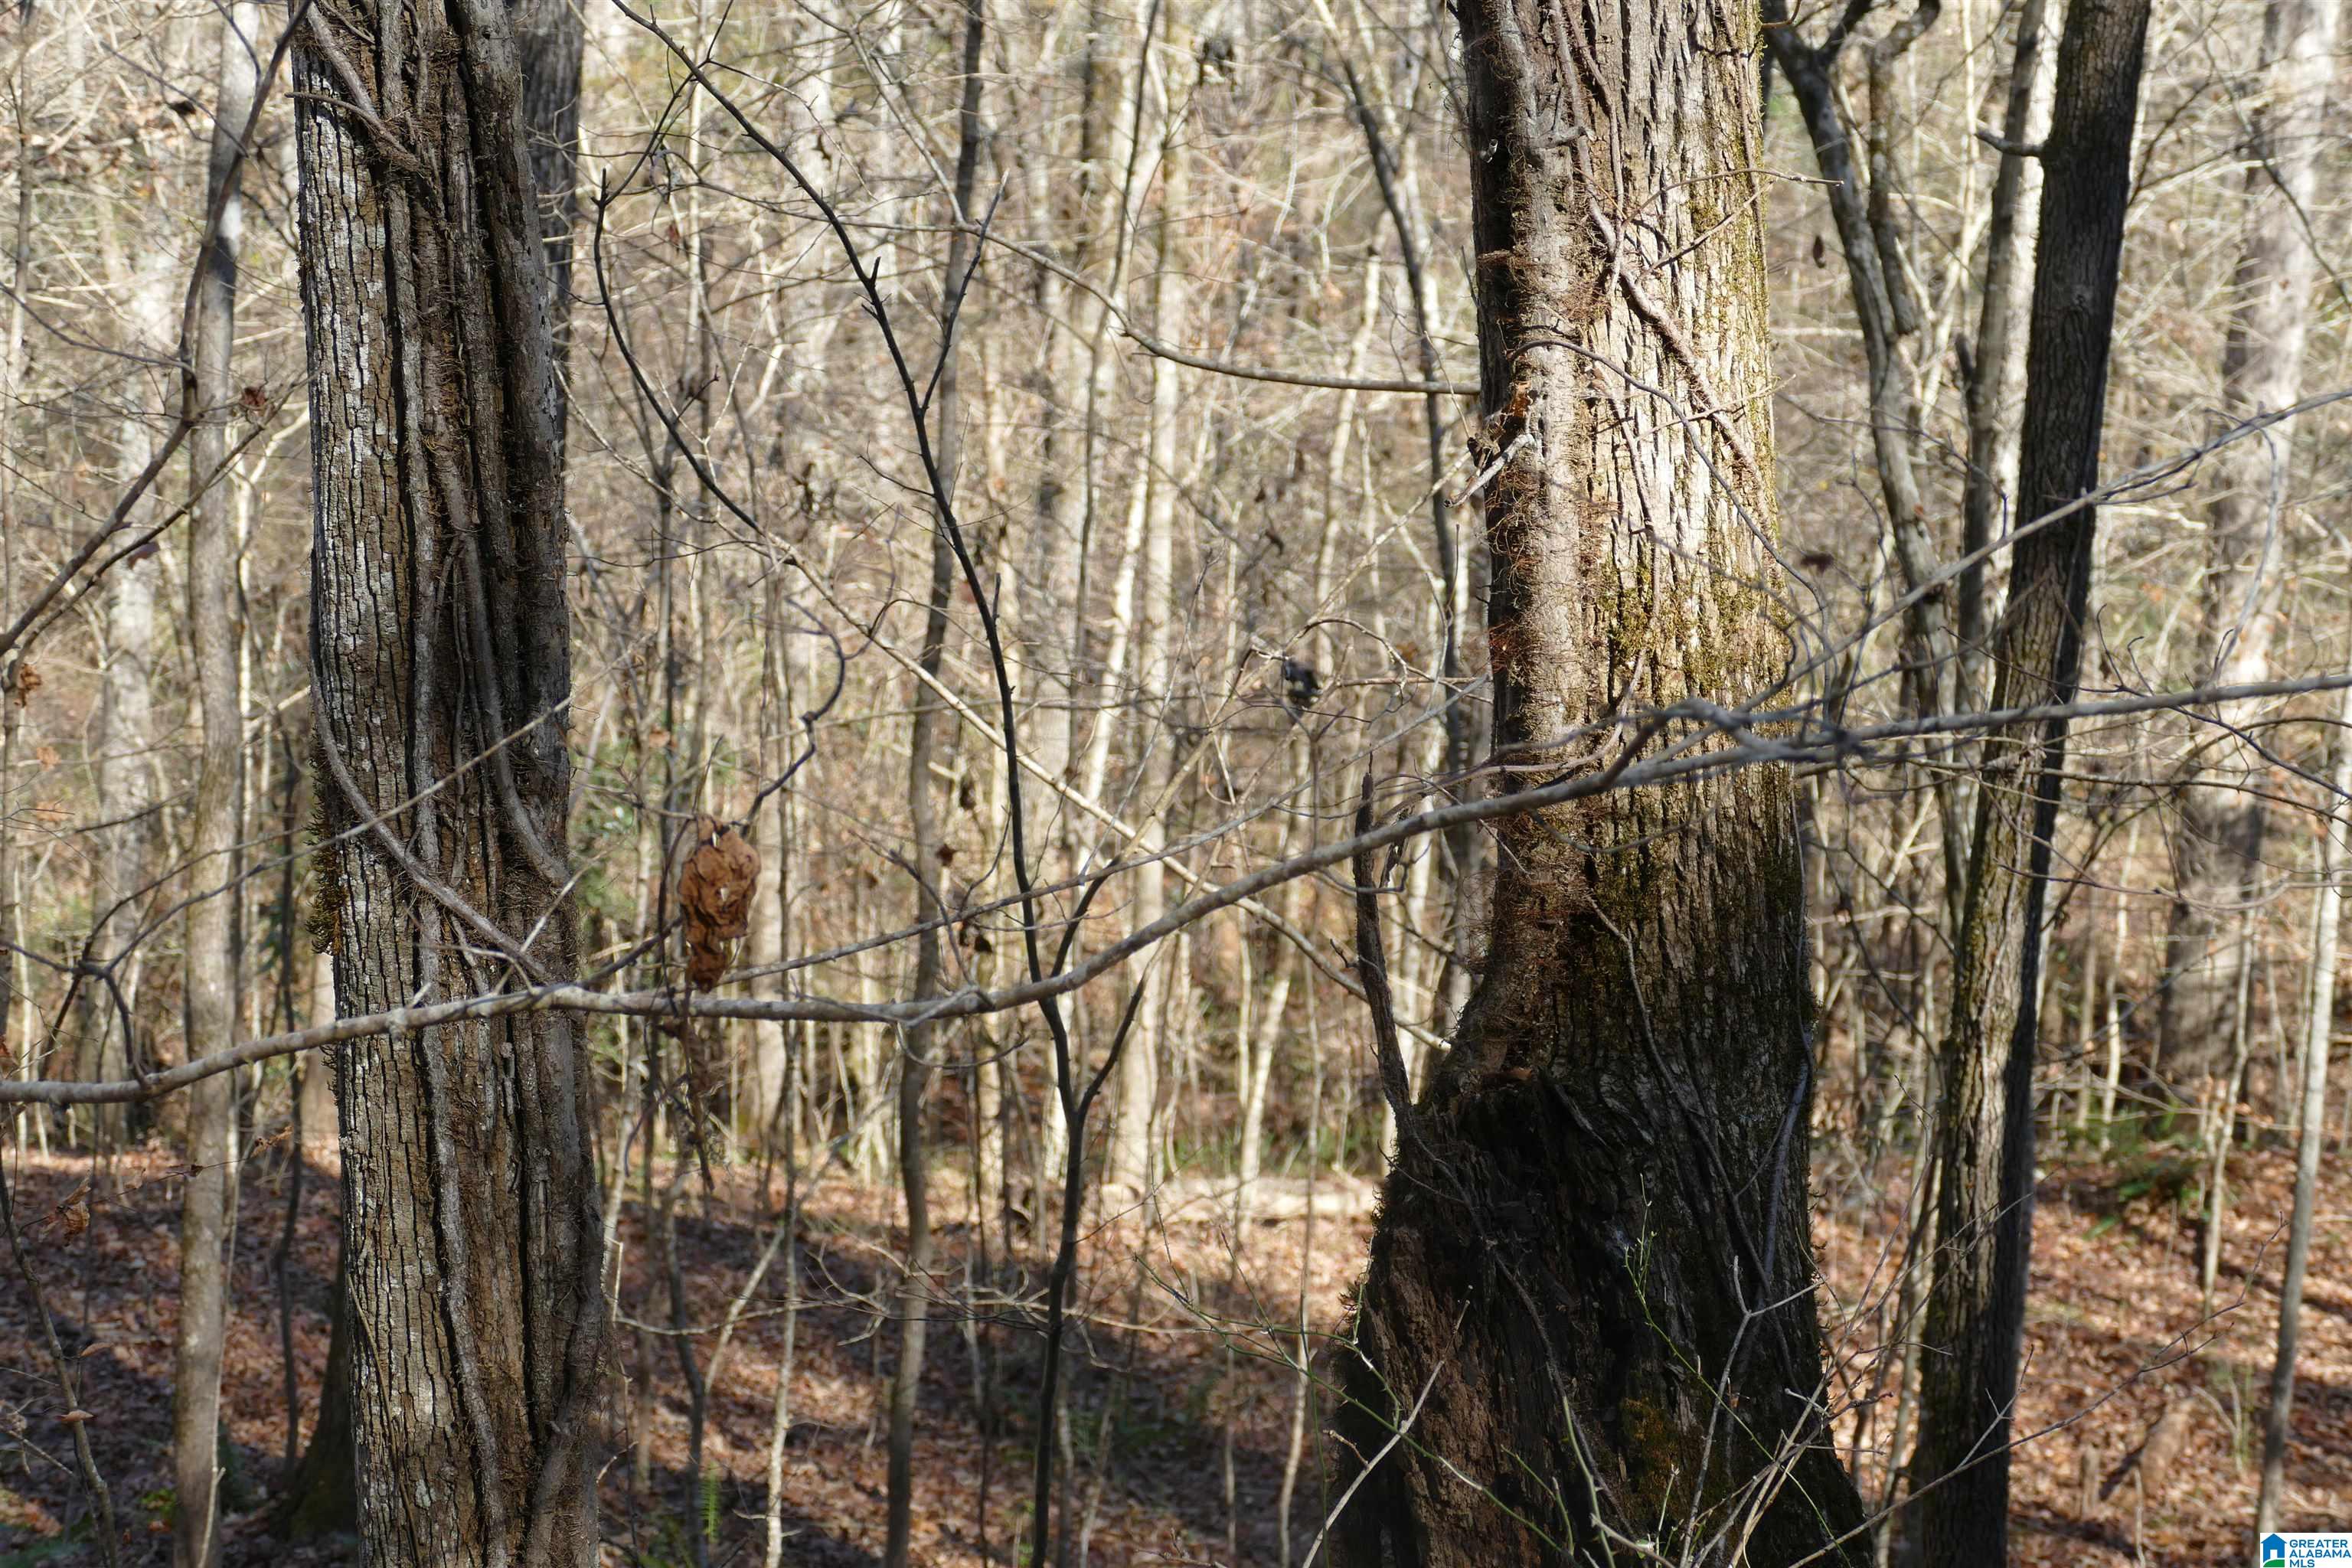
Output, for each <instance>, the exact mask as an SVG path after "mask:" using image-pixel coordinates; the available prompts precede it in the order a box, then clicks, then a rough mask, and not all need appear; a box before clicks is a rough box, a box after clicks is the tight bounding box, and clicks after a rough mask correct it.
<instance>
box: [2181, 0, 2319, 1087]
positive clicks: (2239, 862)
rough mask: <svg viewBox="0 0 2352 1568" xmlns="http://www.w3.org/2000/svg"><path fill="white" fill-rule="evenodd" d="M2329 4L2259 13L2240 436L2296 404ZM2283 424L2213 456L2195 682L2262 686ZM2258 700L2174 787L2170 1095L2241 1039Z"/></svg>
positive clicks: (2287, 463)
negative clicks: (2238, 1016) (2239, 1001)
mask: <svg viewBox="0 0 2352 1568" xmlns="http://www.w3.org/2000/svg"><path fill="white" fill-rule="evenodd" d="M2337 8H2338V0H2270V4H2269V5H2268V6H2267V7H2266V8H2265V10H2264V13H2263V72H2262V78H2261V83H2260V87H2259V89H2258V91H2257V93H2256V96H2255V100H2254V102H2253V104H2252V108H2251V110H2250V111H2249V115H2248V118H2249V120H2250V121H2251V123H2252V142H2253V146H2252V155H2253V160H2254V162H2253V165H2252V167H2251V168H2250V169H2248V170H2247V171H2246V209H2245V211H2246V218H2245V223H2246V232H2245V239H2244V248H2243V249H2242V250H2241V251H2240V252H2239V255H2238V272H2237V277H2236V279H2235V280H2234V283H2233V289H2234V292H2235V294H2236V296H2237V298H2236V303H2235V306H2234V308H2233V309H2232V310H2231V314H2230V333H2229V337H2228V340H2227V341H2226V342H2225V343H2224V344H2223V346H2222V350H2221V419H2222V423H2223V425H2224V426H2229V425H2234V424H2237V423H2238V422H2240V421H2241V420H2244V419H2248V418H2251V417H2252V416H2255V415H2257V414H2266V413H2273V412H2275V411H2277V410H2278V409H2281V408H2284V407H2287V406H2288V405H2291V404H2293V403H2294V401H2295V400H2296V399H2297V398H2298V397H2300V396H2301V395H2303V350H2304V341H2305V337H2306V335H2307V333H2308V330H2309V327H2310V324H2311V290H2312V285H2313V284H2314V283H2315V281H2316V280H2317V279H2318V276H2319V256H2318V253H2317V252H2316V251H2315V250H2314V249H2313V248H2312V245H2311V238H2310V234H2309V229H2308V226H2309V224H2310V221H2311V217H2310V215H2311V211H2312V204H2313V200H2314V197H2315V195H2316V194H2317V182H2318V173H2319V153H2320V150H2321V148H2322V147H2323V146H2324V145H2325V143H2326V138H2325V137H2324V136H2323V134H2322V130H2321V122H2322V118H2323V116H2324V114H2325V112H2326V102H2327V88H2328V83H2329V81H2330V80H2331V79H2332V78H2333V76H2334V73H2335V69H2336V26H2337ZM2294 437H2295V432H2294V428H2293V427H2292V426H2289V427H2287V428H2284V429H2281V430H2278V431H2275V432H2273V433H2271V434H2270V435H2267V436H2265V437H2263V438H2261V439H2259V440H2245V441H2238V442H2234V443H2232V444H2231V445H2230V446H2228V447H2223V448H2222V449H2221V451H2219V452H2217V453H2215V454H2214V456H2213V470H2212V474H2213V478H2212V484H2213V499H2212V503H2211V505H2210V507H2209V508H2208V509H2207V511H2206V531H2205V554H2206V567H2205V576H2204V581H2203V584H2202V592H2201V598H2202V604H2201V605H2200V610H2201V611H2202V616H2201V619H2200V633H2199V637H2198V639H2197V652H2196V658H2197V668H2196V669H2195V670H2194V671H2193V672H2192V679H2193V680H2197V681H2203V680H2213V681H2218V682H2222V683H2226V684H2231V685H2236V684H2241V683H2248V682H2254V681H2263V680H2268V679H2270V678H2271V645H2272V643H2273V640H2274V639H2275V637H2276V634H2277V632H2278V629H2279V628H2278V619H2279V591H2280V588H2281V586H2282V574H2281V572H2280V565H2279V551H2280V546H2281V544H2282V542H2283V535H2284V522H2285V519H2284V510H2285V501H2286V495H2287V488H2288V482H2289V480H2290V479H2292V478H2293V476H2294ZM2258 706H2259V705H2258V704H2247V703H2231V704H2227V705H2225V706H2224V707H2223V708H2221V710H2217V711H2216V712H2215V713H2214V715H2213V718H2214V719H2215V721H2217V722H2216V727H2215V728H2213V729H2210V730H2207V731H2202V732H2201V733H2200V735H2199V737H2198V738H2199V739H2200V741H2203V742H2206V743H2207V749H2206V751H2205V752H2204V758H2203V763H2204V765H2203V768H2202V770H2201V772H2200V774H2199V775H2198V777H2197V779H2196V781H2195V782H2193V783H2192V784H2190V786H2189V788H2187V789H2185V790H2183V791H2182V792H2181V796H2180V818H2179V822H2180V826H2179V833H2178V835H2177V836H2176V838H2175V842H2174V848H2173V858H2174V862H2175V867H2176V871H2175V877H2176V882H2175V887H2176V896H2175V898H2174V900H2173V902H2172V909H2171V918H2170V924H2169V926H2168V929H2167V931H2166V932H2165V975H2164V981H2163V984H2160V985H2159V986H2158V995H2160V996H2161V997H2162V998H2163V1002H2162V1005H2161V1006H2160V1008H2159V1010H2158V1061H2159V1062H2160V1063H2161V1064H2162V1067H2163V1070H2164V1072H2165V1074H2166V1076H2167V1077H2168V1079H2170V1080H2171V1081H2172V1082H2173V1084H2174V1085H2175V1087H2176V1089H2179V1088H2180V1087H2184V1086H2186V1085H2188V1084H2189V1083H2191V1082H2192V1081H2193V1080H2194V1079H2199V1078H2203V1077H2210V1075H2211V1074H2213V1073H2215V1072H2217V1071H2219V1070H2220V1069H2221V1066H2222V1064H2223V1062H2224V1061H2225V1060H2226V1058H2227V1055H2228V1048H2229V1042H2230V1040H2231V1038H2232V1037H2233V1035H2234V1033H2235V1031H2234V1030H2233V1029H2232V1027H2231V1017H2230V1014H2231V1004H2232V1001H2233V999H2234V998H2235V996H2236V995H2237V994H2238V992H2239V990H2240V989H2241V987H2240V984H2239V980H2238V975H2237V969H2238V966H2239V964H2240V963H2242V960H2243V955H2244V954H2245V953H2246V952H2248V951H2250V949H2249V947H2248V946H2247V944H2245V943H2242V942H2237V941H2234V940H2233V939H2232V933H2233V932H2234V931H2235V930H2236V926H2237V922H2236V921H2235V919H2234V918H2233V916H2234V914H2235V912H2236V911H2237V910H2241V909H2243V908H2244V907H2245V906H2246V905H2247V904H2248V903H2249V902H2250V901H2251V900H2253V899H2255V898H2257V897H2259V896H2260V894H2261V891H2262V880H2263V870H2262V852H2263V800H2262V796H2261V795H2259V794H2256V793H2252V791H2251V790H2246V791H2245V792H2244V793H2241V791H2242V788H2243V786H2246V785H2248V784H2253V785H2254V786H2255V787H2256V788H2259V781H2260V779H2261V778H2262V776H2263V774H2264V773H2266V772H2267V771H2268V767H2269V763H2268V761H2267V760H2266V759H2265V758H2264V757H2263V755H2262V754H2261V753H2260V752H2259V751H2258V749H2257V748H2255V747H2253V746H2252V745H2249V744H2247V743H2245V742H2242V741H2240V740H2238V739H2237V738H2236V735H2235V734H2233V733H2232V731H2231V727H2232V726H2239V725H2242V724H2244V723H2245V722H2246V721H2248V720H2250V719H2251V718H2252V717H2253V710H2254V709H2256V708H2257V707H2258Z"/></svg>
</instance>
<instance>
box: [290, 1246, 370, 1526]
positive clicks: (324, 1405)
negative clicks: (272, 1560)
mask: <svg viewBox="0 0 2352 1568" xmlns="http://www.w3.org/2000/svg"><path fill="white" fill-rule="evenodd" d="M350 1259H351V1254H350V1252H349V1250H348V1249H346V1250H345V1252H344V1253H343V1255H342V1256H341V1258H338V1259H337V1260H336V1263H335V1296H334V1303H333V1307H332V1311H333V1314H334V1317H333V1327H332V1330H331V1332H330V1334H329V1336H328V1339H327V1371H326V1375H325V1376H324V1377H323V1378H322V1379H321V1380H320V1384H319V1424H318V1425H317V1426H313V1427H312V1428H311V1429H310V1447H306V1448H304V1449H303V1450H302V1462H301V1463H300V1464H299V1465H298V1466H296V1467H295V1468H294V1474H293V1475H292V1476H291V1477H290V1478H289V1479H288V1480H287V1483H286V1488H285V1491H284V1494H283V1495H282V1496H281V1497H280V1498H279V1500H278V1511H277V1517H276V1518H275V1519H273V1520H272V1521H271V1525H270V1527H271V1529H272V1530H273V1531H275V1532H276V1533H277V1534H278V1536H279V1537H280V1538H281V1539H283V1540H287V1541H309V1540H311V1539H312V1538H314V1537H317V1536H321V1535H343V1534H348V1533H350V1532H351V1531H354V1530H357V1529H358V1528H359V1522H360V1519H359V1496H358V1492H357V1489H356V1483H355V1479H354V1475H355V1470H356V1467H357V1457H356V1456H355V1455H354V1454H353V1453H352V1309H351V1299H350V1295H349V1293H348V1290H347V1285H348V1282H349V1279H350Z"/></svg>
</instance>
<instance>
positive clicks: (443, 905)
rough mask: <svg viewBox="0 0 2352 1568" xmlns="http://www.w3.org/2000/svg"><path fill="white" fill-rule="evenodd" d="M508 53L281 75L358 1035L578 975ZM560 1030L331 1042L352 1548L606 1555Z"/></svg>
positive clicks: (467, 50)
mask: <svg viewBox="0 0 2352 1568" xmlns="http://www.w3.org/2000/svg"><path fill="white" fill-rule="evenodd" d="M523 58H524V57H523V50H522V48H521V47H520V37H519V31H518V20H517V17H516V16H515V15H514V14H513V13H511V12H510V11H509V10H508V9H506V8H505V7H503V6H502V5H498V4H495V3H493V0H457V3H456V4H454V5H451V6H450V7H448V8H447V9H446V10H443V9H441V8H438V7H427V8H423V9H419V10H414V11H412V10H409V9H406V8H404V7H401V6H399V5H390V4H378V3H368V4H362V5H354V6H351V7H348V8H345V9H342V10H339V11H337V12H336V13H334V14H332V15H330V14H329V13H326V12H320V11H312V12H310V14H309V16H308V18H307V20H306V30H305V35H304V37H302V38H301V40H300V47H299V49H298V52H297V56H296V64H297V73H298V78H299V82H298V85H299V88H300V89H302V91H303V93H304V97H303V98H302V100H300V105H299V113H298V119H297V131H298V138H299V143H298V147H299V158H300V163H301V173H302V182H301V192H300V206H299V210H300V217H301V235H300V254H301V261H302V286H303V300H304V315H305V321H306V323H307V325H308V328H309V342H310V408H311V420H312V429H313V441H312V484H313V496H314V508H315V516H316V522H315V531H314V543H313V552H312V565H311V588H312V596H311V606H310V615H311V639H312V641H311V652H312V678H313V683H314V692H315V697H314V702H315V704H316V710H317V733H318V742H317V750H318V755H319V762H320V773H321V776H320V792H321V795H322V796H323V797H324V800H325V803H326V811H325V817H326V823H325V826H327V827H328V828H329V829H330V830H331V831H332V832H338V833H340V832H344V831H346V830H349V829H353V828H357V829H359V830H360V831H358V832H357V833H355V834H353V835H352V837H348V838H345V839H343V840H342V841H341V843H340V845H339V847H338V848H337V850H336V853H335V857H334V858H335V862H336V863H335V864H334V865H333V866H331V867H330V868H328V874H327V875H326V877H325V878H324V881H325V883H326V885H327V887H328V888H329V889H331V898H332V907H331V925H332V927H333V936H334V952H335V989H336V995H337V1002H338V1005H339V1007H340V1009H341V1011H342V1012H343V1013H344V1014H346V1015H349V1014H353V1013H362V1012H368V1011H373V1010H378V1009H382V1008H386V1007H396V1006H402V1005H410V1004H411V1003H413V1002H415V1001H416V1000H419V999H431V998H433V997H436V996H447V995H452V994H467V993H470V992H475V991H480V990H484V989H496V988H498V987H499V986H500V985H512V984H519V983H520V982H523V981H525V980H530V979H537V978H542V977H543V978H560V977H564V976H568V975H570V974H571V973H572V972H573V970H574V967H575V939H574V935H573V929H572V925H573V922H572V910H571V908H570V906H569V903H568V900H565V899H564V898H563V897H562V889H563V887H564V884H565V882H566V881H567V879H568V876H569V873H568V870H567V868H566V860H565V856H566V848H567V846H566V827H565V817H566V812H567V807H568V795H569V784H570V763H569V761H568V758H567V755H566V751H565V733H566V725H567V721H568V714H567V704H568V701H569V697H570V687H571V665H570V615H569V609H568V606H567V602H566V594H565V574H564V554H563V542H564V527H563V521H562V448H561V443H560V441H559V439H558V413H559V409H560V407H561V402H560V389H559V386H558V378H557V373H556V367H555V359H554V343H553V333H552V331H551V317H552V314H553V312H552V309H551V291H550V286H549V269H548V266H547V259H546V255H545V247H544V243H543V237H542V232H541V227H540V226H539V223H538V221H537V212H538V196H537V193H536V188H535V185H534V181H533V176H532V174H531V170H530V159H529V156H528V152H527V129H526V121H527V114H526V108H525V103H524V91H523ZM494 628H495V629H494ZM476 759H481V761H480V762H479V764H478V765H467V764H469V763H474V762H475V760H476ZM576 1034H577V1031H576V1024H575V1021H574V1020H573V1019H572V1018H571V1017H569V1016H563V1015H554V1014H550V1015H533V1016H527V1017H517V1018H512V1019H504V1020H499V1021H496V1022H492V1023H488V1024H471V1023H469V1024H464V1025H457V1026H444V1027H438V1028H434V1029H430V1030H425V1031H422V1032H417V1033H406V1034H398V1035H394V1036H390V1037H383V1038H374V1039H370V1040H368V1041H366V1042H364V1043H359V1042H354V1043H352V1044H350V1045H347V1046H345V1047H343V1048H342V1051H341V1059H340V1061H339V1064H338V1070H339V1077H338V1080H337V1100H338V1103H339V1106H340V1110H341V1131H342V1143H343V1177H344V1214H345V1216H346V1217H345V1223H346V1247H347V1249H348V1258H349V1264H348V1267H349V1271H350V1294H349V1305H350V1310H351V1312H352V1339H353V1343H352V1426H353V1431H354V1436H355V1439H356V1447H357V1454H358V1468H359V1492H360V1515H361V1531H362V1542H363V1544H364V1550H365V1555H366V1559H367V1560H368V1561H371V1562H376V1563H403V1564H434V1565H439V1564H460V1563H462V1564H477V1563H479V1564H499V1565H504V1564H509V1563H522V1564H525V1565H527V1568H529V1565H536V1564H541V1563H572V1564H582V1565H584V1564H587V1563H593V1560H594V1555H595V1540H596V1536H595V1531H594V1529H593V1511H592V1510H593V1493H592V1489H591V1487H590V1485H589V1480H588V1472H587V1469H586V1467H585V1465H584V1464H583V1447H582V1440H583V1436H584V1435H585V1434H584V1428H585V1426H586V1425H587V1417H588V1415H589V1414H590V1412H589V1409H588V1406H589V1404H590V1403H591V1400H592V1397H593V1390H594V1386H595V1377H594V1368H595V1363H596V1359H597V1351H598V1345H599V1342H600V1340H601V1337H602V1327H603V1305H604V1295H603V1292H602V1290H601V1289H600V1288H599V1283H598V1279H597V1269H596V1259H597V1257H598V1247H597V1239H596V1238H597V1234H598V1229H599V1216H598V1209H597V1204H596V1201H595V1193H594V1190H593V1173H592V1170H591V1165H590V1161H589V1147H590V1145H589V1141H588V1136H587V1121H586V1111H587V1107H586V1102H585V1094H586V1074H585V1072H584V1070H583V1063H582V1060H581V1052H580V1045H579V1041H578V1039H577V1037H576Z"/></svg>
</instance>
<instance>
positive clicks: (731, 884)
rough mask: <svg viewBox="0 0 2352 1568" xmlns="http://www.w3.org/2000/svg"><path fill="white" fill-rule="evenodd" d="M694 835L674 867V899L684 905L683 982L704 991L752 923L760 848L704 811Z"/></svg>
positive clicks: (722, 971) (716, 980)
mask: <svg viewBox="0 0 2352 1568" xmlns="http://www.w3.org/2000/svg"><path fill="white" fill-rule="evenodd" d="M694 839H695V843H694V848H693V849H692V850H691V851H690V852H688V855H687V857H686V859H685V861H684V862H683V863H682V864H681V865H680V866H679V868H678V875H677V901H678V904H679V907H680V908H682V909H684V910H686V978H687V984H689V985H692V986H693V987H694V988H695V989H696V990H698V991H707V990H709V988H710V987H712V986H714V985H716V984H719V977H720V976H722V975H724V974H725V973H727V963H728V957H729V951H728V950H729V948H730V946H731V945H732V944H733V943H735V942H739V941H740V940H741V939H742V938H743V937H744V936H745V935H746V934H747V933H749V931H751V889H752V888H753V886H754V885H755V884H756V883H757V882H758V880H759V877H760V854H759V851H758V850H756V849H753V848H752V847H751V845H750V843H748V842H747V841H746V840H745V839H744V837H743V836H742V835H741V834H740V833H738V832H736V831H735V830H734V829H733V828H732V827H726V826H721V825H719V823H717V822H714V821H712V820H711V819H710V818H709V817H707V816H706V817H703V818H701V819H700V820H699V821H698V822H697V823H696V824H695V829H694Z"/></svg>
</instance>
